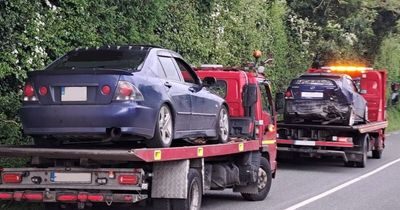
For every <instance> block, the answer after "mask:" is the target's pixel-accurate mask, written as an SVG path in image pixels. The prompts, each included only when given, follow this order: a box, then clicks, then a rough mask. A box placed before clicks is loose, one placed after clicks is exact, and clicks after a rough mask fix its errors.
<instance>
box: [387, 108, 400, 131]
mask: <svg viewBox="0 0 400 210" xmlns="http://www.w3.org/2000/svg"><path fill="white" fill-rule="evenodd" d="M387 117H388V120H389V126H388V128H387V131H388V132H391V131H397V130H400V106H397V107H391V108H389V109H388V110H387Z"/></svg>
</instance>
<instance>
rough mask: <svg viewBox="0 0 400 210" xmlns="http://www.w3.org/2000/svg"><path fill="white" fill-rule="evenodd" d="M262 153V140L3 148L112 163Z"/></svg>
mask: <svg viewBox="0 0 400 210" xmlns="http://www.w3.org/2000/svg"><path fill="white" fill-rule="evenodd" d="M259 149H260V142H259V141H258V140H250V141H241V142H229V143H226V144H212V145H196V146H184V147H172V148H141V149H121V148H120V149H118V148H115V149H109V148H101V149H98V148H92V149H89V148H88V149H77V148H72V147H71V148H62V149H60V148H37V147H34V146H0V156H2V157H41V158H49V159H82V158H86V159H90V160H112V161H132V162H137V161H144V162H159V161H172V160H183V159H194V158H203V157H214V156H223V155H229V154H235V153H241V152H248V151H256V150H259Z"/></svg>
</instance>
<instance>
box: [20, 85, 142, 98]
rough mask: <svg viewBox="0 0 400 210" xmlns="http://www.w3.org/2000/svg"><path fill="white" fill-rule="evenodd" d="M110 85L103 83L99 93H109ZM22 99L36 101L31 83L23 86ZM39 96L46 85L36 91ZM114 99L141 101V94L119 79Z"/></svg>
mask: <svg viewBox="0 0 400 210" xmlns="http://www.w3.org/2000/svg"><path fill="white" fill-rule="evenodd" d="M111 90H112V89H111V87H110V86H109V85H103V86H102V87H101V89H100V92H101V94H103V95H110V94H111ZM23 92H24V101H37V100H38V97H37V95H36V91H35V88H34V87H33V85H32V84H30V83H26V84H25V86H24V88H23ZM37 92H38V93H39V94H40V95H41V96H46V95H47V94H48V92H49V88H48V87H47V86H41V87H40V88H39V89H38V91H37ZM114 100H116V101H143V100H144V98H143V94H142V93H141V92H140V91H139V89H138V88H137V87H136V86H134V85H133V84H132V83H130V82H127V81H119V82H118V86H117V91H116V93H115V96H114Z"/></svg>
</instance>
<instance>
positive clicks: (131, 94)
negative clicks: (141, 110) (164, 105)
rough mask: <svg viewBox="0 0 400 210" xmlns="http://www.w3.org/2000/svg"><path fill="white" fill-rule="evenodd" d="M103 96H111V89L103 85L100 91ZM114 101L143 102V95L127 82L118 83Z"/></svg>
mask: <svg viewBox="0 0 400 210" xmlns="http://www.w3.org/2000/svg"><path fill="white" fill-rule="evenodd" d="M100 92H101V94H103V95H110V94H111V87H110V86H109V85H103V86H102V87H101V90H100ZM114 100H116V101H143V100H144V98H143V94H142V93H141V92H140V91H139V89H138V88H137V87H136V86H134V85H133V84H132V83H130V82H127V81H119V82H118V86H117V91H116V92H115V96H114Z"/></svg>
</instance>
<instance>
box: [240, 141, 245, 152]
mask: <svg viewBox="0 0 400 210" xmlns="http://www.w3.org/2000/svg"><path fill="white" fill-rule="evenodd" d="M243 150H244V144H243V143H240V144H239V152H242V151H243Z"/></svg>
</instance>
